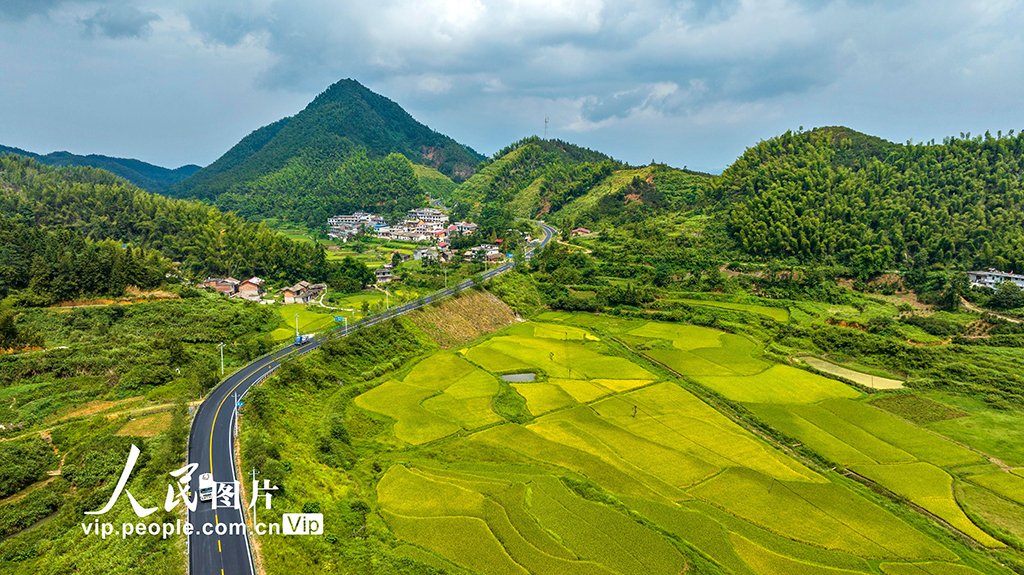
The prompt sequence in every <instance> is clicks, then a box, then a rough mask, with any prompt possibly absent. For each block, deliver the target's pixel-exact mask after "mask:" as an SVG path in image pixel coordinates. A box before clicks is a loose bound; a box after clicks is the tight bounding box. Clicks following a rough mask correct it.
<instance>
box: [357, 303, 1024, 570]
mask: <svg viewBox="0 0 1024 575" xmlns="http://www.w3.org/2000/svg"><path fill="white" fill-rule="evenodd" d="M577 317H578V318H580V321H579V322H576V321H574V320H575V319H576V318H577ZM552 319H555V318H552ZM588 322H591V323H589V324H588ZM594 322H601V323H600V325H601V327H602V328H603V329H602V331H600V332H597V331H594V329H593V328H592V327H590V326H592V325H593V326H596V325H598V324H597V323H594ZM572 324H575V325H572ZM612 338H621V339H622V340H623V341H628V342H629V343H631V344H633V343H644V344H645V349H644V353H645V354H649V355H652V356H653V355H654V354H655V352H660V353H661V359H658V361H660V362H662V363H664V364H666V365H669V366H670V367H671V368H672V369H673V370H675V371H677V372H679V373H682V374H684V375H686V376H688V377H692V378H693V380H695V381H698V382H701V383H702V384H705V385H708V387H710V388H712V389H715V390H716V391H717V392H718V393H720V394H721V395H723V396H725V397H727V398H728V399H730V400H733V401H738V402H743V403H744V405H746V406H748V407H749V408H750V409H751V411H753V412H754V413H755V414H756V415H757V416H758V418H760V419H763V420H764V421H768V422H770V423H772V425H775V426H777V427H778V428H779V429H781V430H782V431H784V432H785V433H787V434H788V435H791V436H793V437H797V438H799V439H800V440H802V441H804V442H806V443H807V445H808V446H811V447H813V448H814V449H815V450H818V451H819V452H821V453H822V454H824V455H826V457H829V458H831V459H834V460H836V461H838V462H844V463H846V464H849V465H851V466H852V468H853V469H856V470H859V472H860V473H861V474H862V475H865V476H868V477H872V478H873V479H874V480H875V481H877V482H878V483H880V484H882V485H885V486H886V487H888V488H889V489H890V490H892V491H894V492H896V493H898V494H900V495H903V496H904V497H907V498H908V499H910V500H911V501H914V502H915V503H918V504H919V505H921V506H922V507H924V508H926V509H929V510H930V511H932V512H933V513H935V514H936V515H938V516H940V517H942V518H943V519H945V520H946V521H948V522H949V523H951V524H954V525H955V526H956V527H957V528H958V529H959V530H961V531H962V532H964V533H966V534H968V535H969V536H971V537H973V538H974V539H976V540H977V541H979V542H980V543H982V544H985V545H989V546H991V547H997V546H998V545H1000V544H999V542H998V541H995V540H994V539H991V537H989V536H988V535H987V534H985V533H984V532H983V531H981V529H979V528H978V527H977V526H975V525H974V524H973V523H971V522H970V520H969V519H968V518H967V516H966V515H964V514H963V512H962V511H960V513H959V515H958V514H957V513H956V512H955V511H959V507H957V501H956V500H955V499H954V491H953V479H952V477H951V476H950V475H949V473H948V472H947V471H946V470H945V469H944V467H943V466H962V465H968V464H977V463H979V462H980V461H981V460H980V457H979V456H978V455H977V454H975V453H974V452H971V451H969V450H966V449H963V448H961V447H959V446H957V445H955V444H953V443H950V442H948V441H946V440H944V439H943V438H941V437H939V436H938V435H934V434H932V433H931V432H928V431H926V430H923V429H920V428H917V427H915V426H912V425H911V424H909V423H906V422H904V421H902V420H900V419H897V418H895V417H893V416H891V415H888V414H886V413H884V412H882V411H881V410H878V409H876V408H874V407H871V406H868V405H866V404H864V403H862V402H860V401H858V399H859V398H860V393H859V392H858V391H856V390H854V389H853V388H850V387H848V386H846V385H844V384H842V383H840V382H836V381H834V380H831V379H827V378H823V377H820V376H817V375H815V374H812V373H809V372H806V371H802V370H798V369H795V368H792V367H788V366H782V365H773V364H772V363H770V362H768V361H765V360H763V359H761V358H760V357H758V350H759V346H758V344H757V343H756V342H754V341H752V340H750V339H747V338H745V337H742V336H739V335H735V334H727V333H724V332H720V331H715V330H711V329H705V328H698V327H694V326H681V325H674V324H658V323H642V322H636V321H633V320H627V321H624V322H621V323H617V322H616V321H615V320H610V319H608V318H599V319H594V317H593V316H574V315H566V314H562V315H560V316H558V317H557V320H556V321H551V322H545V323H538V322H533V323H522V324H517V325H513V326H510V327H508V328H505V329H503V330H501V331H499V332H496V333H495V334H493V336H491V337H489V338H486V339H484V340H482V341H478V342H477V343H476V344H474V345H471V346H469V347H466V348H463V349H460V350H458V351H443V352H439V353H436V354H434V355H432V356H429V357H428V358H426V359H424V360H422V361H420V362H419V363H417V364H416V365H414V366H413V367H412V368H411V370H410V371H408V373H405V374H404V375H400V376H398V377H395V378H393V379H392V380H389V381H387V382H385V383H384V384H382V385H380V386H378V387H376V388H374V389H372V390H370V391H368V392H366V393H364V394H362V395H360V396H358V397H357V398H356V400H355V404H356V405H357V406H359V407H361V408H363V409H366V410H370V411H372V412H375V413H376V414H379V415H382V416H386V417H388V418H390V420H391V421H392V424H391V427H390V436H391V439H390V440H391V441H392V442H393V443H394V446H395V447H396V449H398V450H399V451H397V452H396V453H400V455H399V456H397V457H393V458H391V459H390V460H389V461H390V463H389V464H388V465H387V466H385V467H384V469H383V470H382V475H381V477H380V479H379V482H378V483H377V487H376V497H377V502H378V504H379V506H380V510H381V516H382V517H383V520H384V522H385V523H386V524H387V526H388V528H390V529H391V531H392V532H393V533H394V534H395V535H396V536H397V537H398V538H399V539H401V540H402V541H404V542H405V544H406V545H407V546H408V551H407V554H408V555H409V556H413V557H420V558H433V559H430V562H431V563H432V564H437V565H445V564H454V565H457V566H459V567H461V568H463V569H467V570H469V571H471V572H476V573H486V574H492V573H493V574H505V573H510V574H511V573H515V574H525V573H551V574H561V573H571V574H575V573H578V574H586V575H591V574H593V575H613V574H620V575H631V574H634V573H637V574H640V573H644V574H646V573H652V574H659V573H664V574H666V575H677V574H678V573H681V572H687V571H692V572H697V573H715V572H722V573H737V574H754V575H771V574H776V573H797V574H801V573H808V574H836V575H839V574H848V573H864V574H871V573H873V574H875V575H881V574H883V573H904V572H907V573H910V572H922V569H926V570H927V571H924V572H926V573H931V572H934V573H964V574H967V573H979V572H993V573H995V572H999V571H998V569H995V570H993V568H992V565H991V564H990V563H986V562H985V561H984V560H983V559H979V558H980V557H981V556H980V555H978V554H975V553H973V552H971V551H969V548H968V547H967V546H964V545H951V544H950V540H949V539H941V538H936V537H935V536H934V534H935V533H936V532H938V529H939V528H938V527H935V528H934V530H933V531H928V530H927V529H924V530H922V528H921V525H922V522H923V521H924V520H923V519H917V520H914V521H910V520H908V519H907V516H904V515H900V514H898V513H894V512H893V511H891V510H889V509H887V508H885V507H883V506H880V505H879V504H877V503H875V500H874V499H872V498H871V497H870V496H868V495H867V494H866V491H865V490H864V489H863V488H859V487H857V486H856V484H855V483H853V482H850V481H848V480H843V479H841V478H840V477H839V476H838V475H837V474H836V473H830V472H822V471H818V470H815V469H811V468H809V467H807V466H805V465H804V464H803V463H802V462H801V461H800V460H797V459H795V458H794V457H792V456H790V455H788V454H787V453H785V452H783V451H781V450H779V449H777V448H776V447H773V446H772V445H770V444H768V443H766V442H765V441H764V440H763V439H762V438H761V437H760V436H758V435H755V434H754V433H752V432H751V431H749V430H748V429H746V428H745V427H743V426H741V425H739V424H737V423H736V422H735V421H733V420H732V419H730V418H728V417H726V416H725V415H723V414H722V413H720V412H719V411H717V410H715V409H714V408H712V407H710V406H709V405H708V404H706V403H705V402H704V401H702V400H701V399H699V398H698V397H697V396H696V395H694V394H693V393H691V392H690V391H687V389H685V388H684V386H682V385H680V382H679V381H677V380H675V379H673V377H672V376H671V374H670V372H668V371H665V370H663V369H662V368H660V367H658V366H657V365H656V364H648V363H646V362H645V360H644V359H643V358H642V357H639V356H636V355H632V354H630V353H629V352H628V351H627V350H626V349H625V348H624V347H622V346H620V345H619V344H617V343H615V342H614V341H612ZM693 370H698V371H700V373H698V374H694V373H693ZM503 373H534V374H536V378H535V380H534V381H532V382H513V383H511V384H509V383H507V382H502V381H500V379H499V377H498V376H499V375H500V374H503ZM503 386H504V387H503ZM503 390H504V391H503ZM507 394H514V395H515V396H518V397H519V398H520V401H521V405H522V406H523V407H522V410H523V411H524V412H523V413H522V414H521V417H519V418H517V419H515V421H518V423H513V422H512V421H509V420H508V419H506V418H504V417H502V416H500V415H498V411H496V410H495V407H494V405H495V403H497V402H498V399H499V398H502V397H505V398H506V399H505V400H507ZM503 401H504V400H503ZM502 413H505V412H504V411H502ZM380 440H385V438H380ZM415 446H423V447H422V448H420V449H428V451H423V452H421V451H418V450H417V448H416V447H415ZM433 453H444V454H446V455H444V457H442V458H441V459H438V458H437V457H436V456H434V455H430V454H433ZM462 453H465V454H471V456H467V457H466V458H464V459H463V458H460V457H459V456H458V455H457V454H462ZM905 478H909V479H905ZM1016 479H1018V480H1020V482H1021V483H1022V484H1024V479H1020V478H1016ZM986 481H990V480H988V479H979V481H978V483H977V484H973V483H972V484H971V486H972V487H974V488H976V489H987V487H983V484H984V483H985V482H986ZM1001 489H1003V492H1006V493H1013V494H1016V493H1017V490H1016V489H1017V487H1016V484H1014V485H1010V486H1004V487H1001ZM907 513H911V512H909V511H908V512H907ZM976 568H978V569H980V571H978V570H976ZM907 569H909V571H907Z"/></svg>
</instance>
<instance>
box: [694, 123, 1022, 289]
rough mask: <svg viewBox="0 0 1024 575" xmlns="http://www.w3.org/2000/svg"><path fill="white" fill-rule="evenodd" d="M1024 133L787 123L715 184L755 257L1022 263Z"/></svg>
mask: <svg viewBox="0 0 1024 575" xmlns="http://www.w3.org/2000/svg"><path fill="white" fill-rule="evenodd" d="M1022 170H1024V134H1020V135H1017V136H1014V135H1013V132H1010V135H1008V136H1003V135H1002V134H999V135H998V136H996V137H993V136H992V135H990V134H987V133H986V134H985V136H977V137H974V138H971V137H970V134H966V135H962V137H961V138H946V140H945V141H944V142H943V143H941V144H936V143H935V142H934V141H932V142H930V143H918V144H910V143H908V144H907V145H898V144H890V143H888V142H885V141H883V140H880V139H878V138H873V137H870V136H866V135H864V134H858V133H857V132H854V131H852V130H849V129H847V128H822V129H818V130H813V131H810V132H796V133H793V132H787V133H785V134H783V135H781V136H779V137H777V138H773V139H771V140H768V141H765V142H761V143H760V144H758V145H757V146H754V147H753V148H750V149H748V150H747V151H746V152H745V153H744V154H743V156H742V157H740V158H739V159H738V160H737V161H736V163H734V164H733V165H732V166H731V167H730V168H729V169H727V170H726V171H725V173H723V174H722V176H721V177H720V178H718V180H717V184H716V185H715V187H714V191H713V197H714V198H715V199H716V200H717V201H718V202H719V207H720V209H721V210H722V213H723V216H724V217H726V218H727V220H728V222H727V223H728V230H729V234H730V235H731V237H732V238H733V239H734V240H735V241H736V242H737V244H738V245H739V247H740V249H742V250H743V251H745V252H746V253H747V254H748V255H750V256H754V257H757V258H768V259H782V258H789V257H796V258H799V259H800V260H803V261H808V262H810V261H817V262H826V263H828V262H832V263H838V264H842V265H846V266H851V267H853V268H854V269H856V270H857V271H858V272H859V273H861V274H862V275H871V274H873V273H877V272H878V271H881V270H886V269H893V268H901V269H908V268H914V267H921V268H924V267H927V266H931V265H934V264H945V265H952V266H955V267H959V268H961V269H963V268H968V267H986V266H993V267H998V268H1004V269H1021V267H1022V266H1024V211H1022V209H1021V208H1022V207H1024V205H1022V203H1024V189H1022V185H1021V173H1022Z"/></svg>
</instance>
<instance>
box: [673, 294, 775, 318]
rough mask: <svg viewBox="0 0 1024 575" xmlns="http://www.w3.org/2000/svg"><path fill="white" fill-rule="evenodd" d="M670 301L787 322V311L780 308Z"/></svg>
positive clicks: (709, 301)
mask: <svg viewBox="0 0 1024 575" xmlns="http://www.w3.org/2000/svg"><path fill="white" fill-rule="evenodd" d="M671 301H678V302H682V303H685V304H687V305H695V306H706V307H717V308H721V309H729V310H733V311H745V312H747V313H756V314H758V315H763V316H765V317H770V318H772V319H774V320H775V321H781V322H786V321H789V310H788V309H786V308H782V307H768V306H763V305H755V304H747V303H735V302H731V301H715V300H703V299H674V300H671Z"/></svg>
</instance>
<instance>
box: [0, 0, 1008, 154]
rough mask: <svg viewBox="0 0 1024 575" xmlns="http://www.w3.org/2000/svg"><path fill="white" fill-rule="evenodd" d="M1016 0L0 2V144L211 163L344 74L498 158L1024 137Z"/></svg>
mask: <svg viewBox="0 0 1024 575" xmlns="http://www.w3.org/2000/svg"><path fill="white" fill-rule="evenodd" d="M1022 4H1024V0H989V1H952V0H840V1H829V0H757V1H755V0H688V1H672V0H635V1H622V2H614V1H611V0H510V1H503V2H497V1H486V0H446V1H444V0H375V1H373V2H351V1H339V0H248V1H244V0H217V1H216V2H210V1H209V0H180V1H173V0H97V1H92V2H80V1H65V0H0V144H3V145H8V146H16V147H20V148H23V149H26V150H29V151H33V152H38V153H47V152H50V151H56V150H68V151H71V152H74V153H78V154H89V153H97V154H105V155H110V156H119V157H131V158H138V159H141V160H144V161H147V162H151V163H155V164H157V165H162V166H167V167H177V166H179V165H182V164H187V163H195V164H199V165H207V164H209V163H211V162H212V161H214V160H215V159H217V158H218V157H219V156H220V155H221V154H223V153H224V152H226V151H227V150H228V149H229V148H230V147H231V146H233V145H234V144H235V143H237V142H238V140H240V139H241V138H242V137H244V136H245V135H246V134H248V133H249V132H251V131H253V130H255V129H257V128H259V127H260V126H263V125H266V124H268V123H270V122H273V121H275V120H278V119H280V118H282V117H284V116H290V115H293V114H295V113H297V112H299V111H300V110H301V109H302V108H303V107H305V105H306V104H307V103H309V102H310V101H311V100H312V99H313V98H314V97H315V96H316V95H317V94H318V93H320V92H322V91H323V90H324V89H326V88H327V87H328V86H329V85H330V84H332V83H334V82H336V81H338V80H339V79H342V78H353V79H356V80H358V81H359V82H361V83H363V84H364V85H366V86H367V87H369V88H370V89H372V90H374V91H376V92H378V93H380V94H383V95H385V96H387V97H389V98H391V99H392V100H394V101H396V102H397V103H398V104H400V105H401V106H402V107H404V108H405V109H406V110H407V111H409V113H411V114H412V115H413V117H415V118H416V119H417V120H419V121H421V122H423V123H424V124H427V125H428V126H430V127H431V128H433V129H434V130H437V131H438V132H441V133H444V134H447V135H449V136H451V137H453V138H455V139H456V140H457V141H459V142H461V143H463V144H466V145H468V146H470V147H472V148H474V149H475V150H477V151H478V152H480V153H483V154H485V155H490V154H493V153H494V152H496V151H497V150H499V149H501V148H502V147H504V146H505V145H507V144H509V143H511V142H513V141H515V140H517V139H519V138H522V137H524V136H529V135H532V134H537V135H541V136H543V135H544V130H545V118H547V119H548V124H547V135H548V136H549V137H553V138H560V139H563V140H567V141H570V142H573V143H576V144H579V145H583V146H586V147H590V148H593V149H597V150H601V151H603V152H605V153H607V154H609V155H611V156H613V157H615V158H617V159H620V160H624V161H627V162H629V163H633V164H646V163H648V162H650V161H651V160H654V161H657V162H664V163H667V164H669V165H672V166H677V167H689V168H690V169H698V170H704V171H709V172H715V173H717V172H719V171H721V170H723V169H724V168H726V167H728V166H729V165H730V164H731V163H732V162H733V161H734V160H735V159H736V158H737V157H738V156H740V155H741V154H742V153H743V151H744V150H745V149H746V148H748V147H750V146H753V145H755V144H756V143H757V142H758V141H760V140H765V139H769V138H771V137H774V136H776V135H778V134H781V133H783V132H785V131H786V130H796V129H799V128H800V127H804V128H807V129H809V128H812V127H817V126H830V125H844V126H848V127H851V128H853V129H856V130H860V131H862V132H867V133H870V134H873V135H877V136H881V137H883V138H885V139H888V140H891V141H894V142H901V143H902V142H906V141H911V140H912V141H915V142H920V141H929V140H931V139H937V140H941V139H942V138H943V137H945V136H958V137H959V136H960V135H961V134H963V133H966V132H970V133H972V134H981V133H984V132H985V131H991V133H992V134H993V135H995V134H996V133H997V132H999V131H1002V132H1004V133H1006V132H1009V130H1011V129H1013V130H1017V131H1020V130H1022V129H1024V97H1022V93H1024V90H1022V88H1024V66H1022V65H1021V62H1024V36H1022V34H1024V32H1022V31H1024V5H1022Z"/></svg>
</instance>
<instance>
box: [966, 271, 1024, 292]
mask: <svg viewBox="0 0 1024 575" xmlns="http://www.w3.org/2000/svg"><path fill="white" fill-rule="evenodd" d="M967 278H968V279H969V280H970V281H971V285H972V286H978V287H988V288H993V289H994V288H996V287H997V286H998V285H999V284H1001V283H1003V282H1013V283H1015V284H1017V286H1019V287H1024V275H1021V274H1015V273H1013V272H1009V273H1007V272H1001V271H999V270H997V269H993V268H988V269H987V270H985V271H983V272H967Z"/></svg>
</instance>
